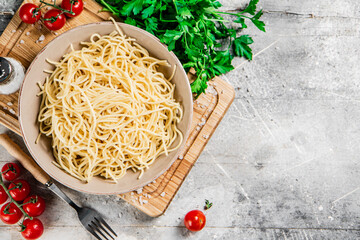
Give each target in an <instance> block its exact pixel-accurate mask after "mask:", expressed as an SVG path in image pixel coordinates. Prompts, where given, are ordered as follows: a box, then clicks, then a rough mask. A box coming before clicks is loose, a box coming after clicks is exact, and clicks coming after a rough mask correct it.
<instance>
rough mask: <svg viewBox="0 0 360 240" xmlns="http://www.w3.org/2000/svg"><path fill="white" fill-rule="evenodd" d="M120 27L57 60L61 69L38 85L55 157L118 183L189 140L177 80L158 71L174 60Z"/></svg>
mask: <svg viewBox="0 0 360 240" xmlns="http://www.w3.org/2000/svg"><path fill="white" fill-rule="evenodd" d="M115 26H116V30H117V31H114V32H112V33H111V34H109V35H103V36H100V35H99V34H93V35H92V36H91V38H90V42H84V43H82V44H83V45H84V47H83V48H82V49H81V50H74V49H72V51H71V52H70V53H68V54H66V55H64V57H63V58H62V59H61V60H60V62H51V63H52V64H54V65H55V66H56V68H55V70H54V71H51V72H50V73H51V75H50V77H48V78H47V79H46V81H45V83H44V84H43V85H40V88H41V91H40V93H39V95H40V96H42V101H41V106H40V112H39V115H38V121H39V124H40V132H41V133H43V134H45V135H46V136H49V137H51V138H52V148H53V154H54V156H55V159H56V161H55V162H54V163H55V164H56V165H57V166H58V167H59V168H61V169H63V170H65V171H66V172H68V173H69V174H71V175H72V176H74V177H76V178H78V179H80V180H83V181H86V182H88V181H89V180H90V179H91V178H92V177H93V176H102V177H104V178H106V179H110V180H112V181H115V182H116V180H117V179H120V178H121V177H123V176H124V175H125V174H126V171H127V170H128V169H132V170H133V171H134V172H136V171H139V172H140V176H139V177H141V175H142V174H143V172H144V170H146V169H147V168H149V166H150V165H151V164H152V163H153V162H154V161H155V160H156V158H157V157H158V156H159V155H161V154H163V153H164V154H166V155H167V154H168V153H169V152H171V151H173V150H175V149H177V148H178V147H179V146H180V144H181V142H182V138H183V136H182V133H181V132H180V131H179V129H178V128H177V123H178V122H179V121H180V120H181V118H182V114H183V111H182V108H181V106H180V104H179V103H178V102H176V101H175V99H174V88H175V85H173V84H172V83H171V82H170V80H171V78H172V77H170V78H169V79H167V78H166V77H165V76H164V75H163V73H161V72H160V71H159V70H158V68H159V66H160V65H164V66H167V67H170V66H169V64H168V63H167V62H166V61H164V60H158V59H156V58H153V57H151V56H150V55H149V53H148V51H147V50H146V49H144V48H143V47H141V46H140V45H139V44H137V43H136V42H135V39H132V38H129V37H127V36H125V35H124V34H123V33H122V31H121V29H119V27H118V26H117V24H115ZM173 145H175V146H173Z"/></svg>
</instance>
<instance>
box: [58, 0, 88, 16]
mask: <svg viewBox="0 0 360 240" xmlns="http://www.w3.org/2000/svg"><path fill="white" fill-rule="evenodd" d="M71 5H72V7H71ZM61 8H63V9H65V10H68V11H72V12H73V13H74V15H72V14H70V13H64V14H65V15H66V16H67V17H76V16H79V15H80V13H81V12H82V11H83V9H84V3H83V1H82V0H63V1H62V3H61Z"/></svg>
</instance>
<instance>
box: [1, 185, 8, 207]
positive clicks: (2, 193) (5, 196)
mask: <svg viewBox="0 0 360 240" xmlns="http://www.w3.org/2000/svg"><path fill="white" fill-rule="evenodd" d="M7 199H8V195H7V194H6V192H5V190H4V188H3V187H2V186H0V204H3V203H4V202H6V200H7Z"/></svg>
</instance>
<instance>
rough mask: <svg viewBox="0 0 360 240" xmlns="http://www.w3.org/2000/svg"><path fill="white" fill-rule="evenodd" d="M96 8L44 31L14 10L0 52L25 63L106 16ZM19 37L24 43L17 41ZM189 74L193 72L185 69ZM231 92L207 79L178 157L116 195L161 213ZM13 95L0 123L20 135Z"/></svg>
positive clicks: (0, 106)
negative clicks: (144, 182)
mask: <svg viewBox="0 0 360 240" xmlns="http://www.w3.org/2000/svg"><path fill="white" fill-rule="evenodd" d="M25 2H31V1H25ZM100 9H101V7H100V6H99V5H98V4H97V3H96V2H94V1H86V5H85V10H84V12H83V13H82V14H81V15H80V16H79V17H77V18H76V21H74V19H70V20H69V21H67V23H66V25H65V27H64V28H62V29H61V30H59V31H56V32H53V31H48V30H47V29H46V28H45V27H44V26H42V24H35V25H34V26H32V25H26V24H24V23H21V21H20V19H19V17H18V14H15V15H14V17H13V19H12V20H11V22H10V23H9V25H8V27H7V28H6V29H5V31H4V32H3V34H2V36H1V37H0V53H1V56H9V57H13V58H15V59H17V60H19V61H20V62H21V63H22V64H23V65H24V66H25V67H28V66H29V65H30V63H31V61H32V60H33V59H34V58H35V56H36V54H37V53H38V52H39V51H41V49H42V48H43V47H44V46H45V45H46V44H47V43H48V42H50V41H51V40H52V39H54V38H55V37H56V36H57V35H58V34H61V33H63V32H65V31H67V30H69V29H71V28H74V27H76V26H79V25H83V24H86V23H91V22H99V21H104V20H106V19H108V18H109V17H110V15H109V13H107V12H101V13H99V10H100ZM28 32H29V33H28ZM41 35H44V37H45V40H44V41H43V42H39V41H38V39H39V37H40V36H41ZM21 40H22V41H24V43H20V41H21ZM22 41H21V42H22ZM189 77H190V78H191V77H193V76H192V75H191V74H190V73H189ZM234 96H235V91H234V89H233V87H232V86H231V85H229V84H228V83H226V82H225V81H223V80H222V79H220V78H215V79H214V81H212V82H211V83H210V85H209V88H208V90H207V94H203V95H202V96H201V97H199V98H198V99H197V100H196V101H195V104H194V115H193V122H192V126H191V133H190V136H189V138H188V139H187V142H186V146H185V148H184V149H183V150H182V153H181V154H180V156H179V159H177V161H176V162H175V163H174V164H173V165H172V166H171V167H170V169H169V170H168V171H167V172H165V173H164V174H163V175H162V176H160V177H159V178H158V179H157V180H156V182H153V183H152V184H150V185H148V186H146V187H144V188H143V190H142V193H140V192H139V194H137V192H135V193H127V194H122V195H120V197H121V198H123V199H124V200H125V201H127V202H129V203H130V204H131V205H133V206H135V207H137V208H138V209H140V210H141V211H143V212H144V213H146V214H148V215H149V216H152V217H156V216H160V215H161V214H163V213H164V212H165V210H166V209H167V207H168V206H169V204H170V203H171V201H172V199H173V198H174V196H175V195H176V193H177V191H178V190H179V188H180V186H181V184H182V183H183V181H184V180H185V178H186V176H187V175H188V173H189V172H190V170H191V168H192V166H193V165H194V163H195V162H196V160H197V159H198V157H199V155H200V153H201V152H202V150H203V148H204V147H205V145H206V143H207V142H208V141H209V139H210V137H211V135H212V134H213V132H214V131H215V129H216V127H217V125H218V124H219V123H220V121H221V119H222V118H223V116H224V114H225V112H226V111H227V109H228V108H229V106H230V104H231V103H232V101H233V99H234ZM17 99H18V93H14V94H12V95H0V123H2V124H3V125H4V126H6V127H8V128H9V129H11V130H12V131H14V132H16V133H17V134H19V135H20V134H21V133H20V130H19V123H18V121H17V114H18V103H17ZM9 105H10V106H9ZM10 109H12V110H10ZM149 196H150V197H151V198H150V197H149ZM142 200H146V201H142Z"/></svg>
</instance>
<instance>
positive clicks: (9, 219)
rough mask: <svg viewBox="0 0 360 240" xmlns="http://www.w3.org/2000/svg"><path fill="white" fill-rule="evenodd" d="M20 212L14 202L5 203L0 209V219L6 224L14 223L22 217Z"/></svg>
mask: <svg viewBox="0 0 360 240" xmlns="http://www.w3.org/2000/svg"><path fill="white" fill-rule="evenodd" d="M22 215H23V214H22V212H21V211H20V209H19V208H18V207H17V206H16V205H15V204H14V203H10V205H9V203H7V204H5V205H3V206H2V208H1V210H0V219H1V220H2V221H3V222H4V223H6V224H15V223H17V222H18V221H19V220H20V218H21V217H22Z"/></svg>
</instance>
